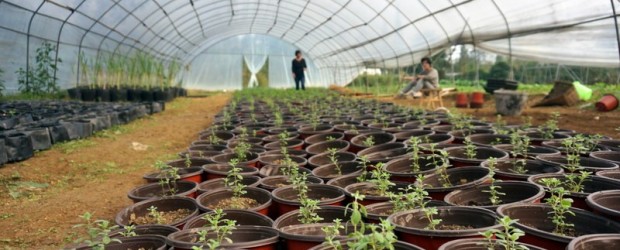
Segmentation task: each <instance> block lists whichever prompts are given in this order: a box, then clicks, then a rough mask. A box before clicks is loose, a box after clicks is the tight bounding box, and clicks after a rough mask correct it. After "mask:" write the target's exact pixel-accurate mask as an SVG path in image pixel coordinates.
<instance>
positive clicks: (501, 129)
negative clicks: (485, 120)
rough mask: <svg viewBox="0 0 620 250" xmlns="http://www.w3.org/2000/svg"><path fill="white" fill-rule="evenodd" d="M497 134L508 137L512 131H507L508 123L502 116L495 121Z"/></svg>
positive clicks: (498, 116)
mask: <svg viewBox="0 0 620 250" xmlns="http://www.w3.org/2000/svg"><path fill="white" fill-rule="evenodd" d="M494 128H495V133H497V134H500V135H507V134H508V133H509V132H510V131H509V130H508V129H506V121H504V120H503V119H502V115H497V118H496V120H495V127H494Z"/></svg>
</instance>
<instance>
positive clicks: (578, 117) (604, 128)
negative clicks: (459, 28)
mask: <svg viewBox="0 0 620 250" xmlns="http://www.w3.org/2000/svg"><path fill="white" fill-rule="evenodd" d="M543 97H544V96H543V95H530V96H529V98H528V104H527V108H525V109H524V110H523V112H522V114H521V115H520V116H512V117H509V116H506V117H503V118H502V119H504V120H505V121H506V122H507V123H508V124H520V123H523V119H524V117H526V116H530V117H532V124H533V125H539V124H542V123H544V122H545V121H547V119H548V118H549V117H550V116H551V114H552V113H553V112H558V113H560V115H561V116H560V119H559V122H558V124H559V127H560V128H563V129H572V130H575V131H577V132H580V133H589V134H596V133H599V134H601V135H606V136H609V137H612V138H620V131H617V130H616V129H617V128H618V127H620V111H619V110H615V111H611V112H598V111H596V109H595V108H594V107H593V106H589V107H585V108H580V107H579V106H580V105H581V104H579V105H577V106H573V107H561V106H554V107H535V108H532V107H531V106H532V105H533V104H535V103H537V102H538V101H540V100H542V99H543ZM361 98H375V99H377V100H380V101H384V102H392V103H395V104H398V105H403V106H409V107H416V106H417V107H420V100H419V99H404V100H403V99H394V98H393V97H361ZM485 98H486V99H485V103H484V106H483V108H480V109H469V108H458V109H457V108H454V107H455V99H454V96H453V95H452V96H445V97H444V98H443V103H444V106H445V107H446V108H448V109H450V110H451V112H459V113H463V114H469V115H472V116H474V117H476V118H478V119H484V120H486V121H490V122H494V121H495V120H496V117H497V115H496V111H495V101H494V100H493V99H492V98H489V96H488V95H487V96H485Z"/></svg>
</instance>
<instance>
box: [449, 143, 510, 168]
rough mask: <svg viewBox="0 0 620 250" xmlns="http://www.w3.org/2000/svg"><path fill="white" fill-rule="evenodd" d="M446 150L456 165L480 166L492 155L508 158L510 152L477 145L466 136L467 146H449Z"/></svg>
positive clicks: (497, 157)
mask: <svg viewBox="0 0 620 250" xmlns="http://www.w3.org/2000/svg"><path fill="white" fill-rule="evenodd" d="M446 151H447V152H448V155H449V156H450V162H451V163H452V165H454V166H455V167H464V166H479V165H480V164H481V163H482V162H483V161H485V160H486V159H489V158H491V157H493V158H496V159H502V160H503V159H507V158H508V154H507V153H506V152H504V151H501V150H497V149H493V148H485V147H476V145H474V144H473V142H472V141H471V140H470V139H469V137H466V138H465V146H463V147H453V148H447V149H446Z"/></svg>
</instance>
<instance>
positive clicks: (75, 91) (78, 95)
mask: <svg viewBox="0 0 620 250" xmlns="http://www.w3.org/2000/svg"><path fill="white" fill-rule="evenodd" d="M67 94H68V95H69V99H71V100H82V92H80V89H79V88H70V89H67Z"/></svg>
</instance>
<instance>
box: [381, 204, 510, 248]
mask: <svg viewBox="0 0 620 250" xmlns="http://www.w3.org/2000/svg"><path fill="white" fill-rule="evenodd" d="M437 210H438V214H437V215H434V216H433V219H441V220H442V221H441V223H440V224H439V225H437V227H436V230H432V229H426V227H427V226H428V224H429V222H428V219H427V218H426V216H425V215H424V212H423V211H422V210H420V209H414V210H408V211H404V212H398V213H395V214H392V215H390V216H389V217H388V221H389V222H391V223H392V225H395V226H396V229H395V230H396V231H397V232H399V233H400V237H399V238H400V239H401V240H403V241H405V242H409V243H411V244H414V245H417V246H420V247H422V248H424V249H438V248H439V247H440V246H441V245H443V244H445V243H446V242H448V241H451V240H456V239H463V238H481V237H482V235H480V233H482V232H484V231H486V230H489V229H499V228H500V227H501V225H499V224H498V223H497V221H496V220H497V215H496V214H495V212H492V211H489V210H486V209H482V208H475V207H437Z"/></svg>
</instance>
